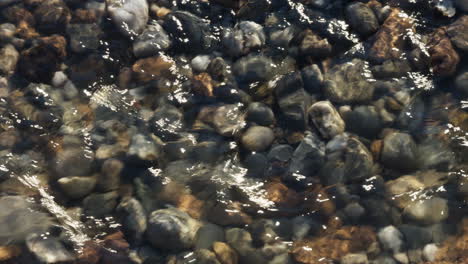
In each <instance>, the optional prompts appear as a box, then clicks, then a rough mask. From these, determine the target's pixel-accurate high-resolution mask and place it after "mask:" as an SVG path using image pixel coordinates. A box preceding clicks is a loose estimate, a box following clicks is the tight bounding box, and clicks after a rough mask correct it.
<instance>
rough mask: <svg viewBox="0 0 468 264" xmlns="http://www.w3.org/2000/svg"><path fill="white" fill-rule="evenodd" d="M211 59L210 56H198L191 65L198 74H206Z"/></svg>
mask: <svg viewBox="0 0 468 264" xmlns="http://www.w3.org/2000/svg"><path fill="white" fill-rule="evenodd" d="M210 62H211V58H210V55H198V56H195V57H194V58H193V59H192V61H191V62H190V65H191V66H192V69H194V70H195V71H197V72H204V71H206V69H207V68H208V65H210Z"/></svg>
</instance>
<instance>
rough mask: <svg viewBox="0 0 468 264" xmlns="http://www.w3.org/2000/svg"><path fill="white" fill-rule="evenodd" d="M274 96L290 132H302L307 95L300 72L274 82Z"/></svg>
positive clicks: (304, 122)
mask: <svg viewBox="0 0 468 264" xmlns="http://www.w3.org/2000/svg"><path fill="white" fill-rule="evenodd" d="M275 96H276V100H277V101H278V106H279V108H280V110H281V113H282V114H283V118H284V120H285V121H286V122H287V123H288V128H290V129H291V130H303V129H304V128H305V125H306V113H305V112H306V109H307V107H308V106H309V102H308V95H307V93H306V92H305V90H304V83H303V82H302V77H301V74H300V72H292V73H288V74H286V75H284V76H283V77H282V78H281V79H280V80H279V81H277V82H276V87H275Z"/></svg>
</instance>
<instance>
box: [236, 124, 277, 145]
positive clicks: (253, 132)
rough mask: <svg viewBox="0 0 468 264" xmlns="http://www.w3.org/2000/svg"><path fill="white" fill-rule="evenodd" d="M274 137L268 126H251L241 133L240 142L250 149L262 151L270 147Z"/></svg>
mask: <svg viewBox="0 0 468 264" xmlns="http://www.w3.org/2000/svg"><path fill="white" fill-rule="evenodd" d="M274 139H275V135H274V133H273V131H272V130H271V129H270V128H269V127H263V126H253V127H250V128H249V129H247V131H246V132H245V133H244V134H243V135H242V138H241V143H242V146H244V148H246V149H247V150H250V151H263V150H266V149H267V148H268V147H270V145H271V143H272V142H273V140H274Z"/></svg>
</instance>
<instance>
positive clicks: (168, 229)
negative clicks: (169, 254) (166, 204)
mask: <svg viewBox="0 0 468 264" xmlns="http://www.w3.org/2000/svg"><path fill="white" fill-rule="evenodd" d="M199 228H200V223H198V221H196V220H195V219H193V218H191V217H190V216H189V215H188V214H186V213H184V212H182V211H179V210H178V209H176V208H170V209H160V210H156V211H153V212H152V213H151V214H150V215H149V217H148V228H147V231H146V235H147V239H148V240H149V242H150V243H151V245H153V246H154V247H155V248H159V249H165V250H183V249H190V248H192V247H193V246H194V243H195V236H196V233H197V231H198V229H199Z"/></svg>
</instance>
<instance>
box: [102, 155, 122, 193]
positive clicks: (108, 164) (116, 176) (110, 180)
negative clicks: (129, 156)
mask: <svg viewBox="0 0 468 264" xmlns="http://www.w3.org/2000/svg"><path fill="white" fill-rule="evenodd" d="M123 167H124V164H123V162H121V161H120V160H117V159H107V160H106V161H104V163H103V164H102V167H101V174H100V175H99V178H98V182H97V184H98V188H99V190H101V191H104V192H108V191H113V190H116V189H118V188H119V185H120V172H121V171H122V169H123Z"/></svg>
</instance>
